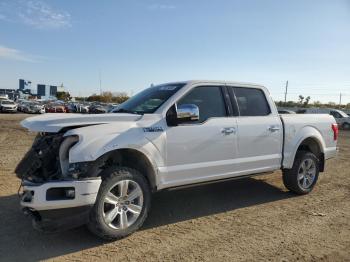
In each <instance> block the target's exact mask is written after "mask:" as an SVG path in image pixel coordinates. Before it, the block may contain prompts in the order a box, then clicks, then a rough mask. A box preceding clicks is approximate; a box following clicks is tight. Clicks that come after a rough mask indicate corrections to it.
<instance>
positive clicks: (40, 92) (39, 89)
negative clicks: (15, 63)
mask: <svg viewBox="0 0 350 262" xmlns="http://www.w3.org/2000/svg"><path fill="white" fill-rule="evenodd" d="M36 94H37V95H38V96H40V97H42V96H45V95H46V86H45V85H42V84H38V85H37V91H36Z"/></svg>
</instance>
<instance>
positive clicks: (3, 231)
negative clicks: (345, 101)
mask: <svg viewBox="0 0 350 262" xmlns="http://www.w3.org/2000/svg"><path fill="white" fill-rule="evenodd" d="M25 117H27V115H22V114H15V115H11V114H1V115H0V261H32V260H33V261H34V260H45V259H51V260H73V261H90V260H117V261H119V260H120V261H156V260H160V261H194V260H195V261H256V260H264V261H266V260H267V261H297V260H299V261H350V132H341V133H340V138H339V145H340V153H339V156H338V157H337V158H336V159H333V160H331V161H328V162H327V166H326V172H325V173H322V175H321V176H320V179H319V182H318V185H317V186H316V188H315V189H314V191H313V192H312V193H311V194H309V195H306V196H295V195H293V194H291V193H289V192H287V191H286V189H285V188H284V187H283V184H282V182H281V173H280V172H275V173H274V174H272V175H270V176H263V177H259V178H249V179H243V180H235V181H230V182H222V183H217V184H211V185H205V186H199V187H195V188H187V189H181V190H173V191H163V192H159V193H157V194H155V195H154V197H153V202H152V205H153V206H152V209H151V213H150V215H149V217H148V219H147V220H146V223H145V225H144V226H143V228H142V229H141V230H140V231H138V232H136V233H135V234H133V235H131V236H129V237H128V238H126V239H123V240H120V241H115V242H104V241H101V240H99V239H97V238H96V237H94V236H93V235H91V234H90V233H89V232H88V231H87V229H86V228H85V227H80V228H77V229H74V230H70V231H65V232H61V233H56V234H43V233H40V232H37V231H35V230H34V229H32V226H31V222H30V221H29V219H28V218H26V217H25V216H24V215H23V214H22V212H21V211H20V207H19V203H18V202H19V201H18V197H17V190H18V187H19V180H18V179H16V177H15V175H14V173H13V170H14V168H15V166H16V164H17V163H18V161H20V159H21V157H22V156H23V154H24V153H25V152H26V151H27V150H28V148H29V147H30V145H31V143H32V140H33V138H34V136H35V134H34V133H29V132H27V131H26V130H24V129H23V128H21V127H20V125H19V122H20V120H22V119H24V118H25Z"/></svg>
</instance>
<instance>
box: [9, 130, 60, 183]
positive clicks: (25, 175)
mask: <svg viewBox="0 0 350 262" xmlns="http://www.w3.org/2000/svg"><path fill="white" fill-rule="evenodd" d="M63 139H64V138H63V134H61V133H58V134H55V133H54V134H51V133H40V134H38V135H37V136H36V138H35V140H34V143H33V145H32V147H31V148H30V150H29V151H28V152H27V153H26V154H25V156H24V157H23V159H22V160H21V162H20V163H19V164H18V165H17V167H16V170H15V173H16V175H17V177H18V178H20V179H22V180H27V181H30V182H33V183H43V182H46V181H50V180H59V179H61V177H62V172H61V168H60V160H59V149H60V145H61V143H62V141H63Z"/></svg>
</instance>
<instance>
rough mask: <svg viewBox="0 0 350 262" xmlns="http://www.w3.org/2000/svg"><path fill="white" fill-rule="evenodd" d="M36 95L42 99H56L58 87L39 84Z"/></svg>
mask: <svg viewBox="0 0 350 262" xmlns="http://www.w3.org/2000/svg"><path fill="white" fill-rule="evenodd" d="M36 95H37V96H38V97H40V98H47V99H53V98H56V95H57V86H49V85H44V84H38V85H37V91H36Z"/></svg>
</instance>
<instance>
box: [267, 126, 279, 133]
mask: <svg viewBox="0 0 350 262" xmlns="http://www.w3.org/2000/svg"><path fill="white" fill-rule="evenodd" d="M278 130H280V128H279V127H278V126H270V127H269V131H270V132H276V131H278Z"/></svg>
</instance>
